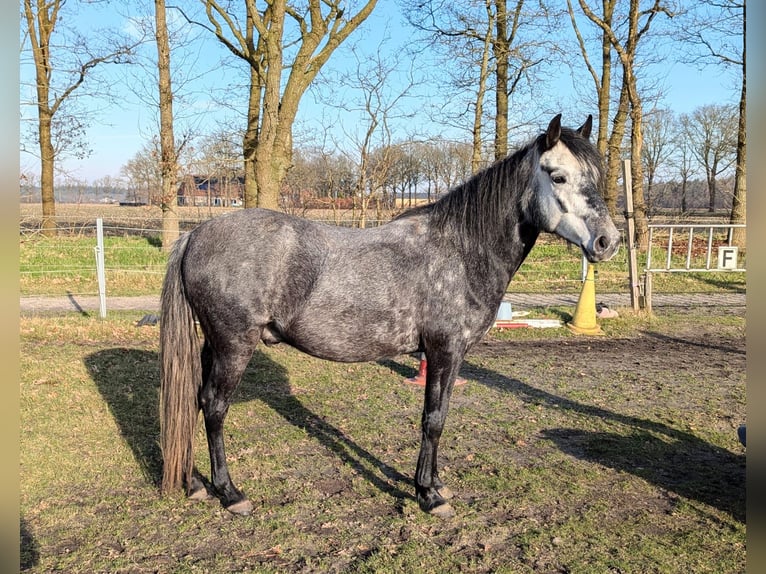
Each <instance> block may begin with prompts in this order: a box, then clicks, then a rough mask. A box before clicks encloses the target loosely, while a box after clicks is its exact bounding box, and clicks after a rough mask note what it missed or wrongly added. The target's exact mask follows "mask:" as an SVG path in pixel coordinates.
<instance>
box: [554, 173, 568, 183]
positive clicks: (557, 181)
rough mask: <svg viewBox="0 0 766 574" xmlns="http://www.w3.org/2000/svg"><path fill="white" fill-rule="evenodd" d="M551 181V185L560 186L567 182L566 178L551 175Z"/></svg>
mask: <svg viewBox="0 0 766 574" xmlns="http://www.w3.org/2000/svg"><path fill="white" fill-rule="evenodd" d="M551 181H553V183H555V184H556V185H561V184H564V183H566V182H567V178H566V176H563V175H552V176H551Z"/></svg>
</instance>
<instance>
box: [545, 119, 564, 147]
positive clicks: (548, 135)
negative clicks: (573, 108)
mask: <svg viewBox="0 0 766 574" xmlns="http://www.w3.org/2000/svg"><path fill="white" fill-rule="evenodd" d="M560 137H561V114H558V115H557V116H556V117H555V118H553V119H552V120H551V123H549V124H548V129H547V130H546V131H545V149H551V148H552V147H553V146H555V145H556V144H557V143H558V142H559V138H560Z"/></svg>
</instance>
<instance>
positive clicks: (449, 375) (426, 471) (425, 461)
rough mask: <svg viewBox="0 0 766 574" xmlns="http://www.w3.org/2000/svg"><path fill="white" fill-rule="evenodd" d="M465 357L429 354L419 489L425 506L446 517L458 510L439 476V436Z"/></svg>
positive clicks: (442, 353)
mask: <svg viewBox="0 0 766 574" xmlns="http://www.w3.org/2000/svg"><path fill="white" fill-rule="evenodd" d="M462 361H463V355H462V354H460V353H456V354H451V353H445V352H432V353H430V354H429V356H428V371H427V373H426V390H425V404H424V406H423V419H422V422H421V429H422V439H421V444H420V455H419V456H418V464H417V468H416V470H415V492H416V494H417V499H418V504H419V505H420V508H421V509H422V510H424V511H425V512H428V513H430V514H433V515H436V516H439V517H442V518H448V517H450V516H453V515H454V510H453V509H452V506H450V504H449V503H448V502H447V500H448V499H449V498H452V492H451V491H450V490H449V488H447V487H446V486H445V485H444V483H442V481H441V479H440V478H439V470H438V460H437V458H438V449H439V439H440V438H441V434H442V431H443V430H444V423H445V421H446V419H447V412H448V410H449V400H450V396H451V395H452V387H453V384H454V382H455V377H456V376H457V373H458V370H459V368H460V364H461V363H462Z"/></svg>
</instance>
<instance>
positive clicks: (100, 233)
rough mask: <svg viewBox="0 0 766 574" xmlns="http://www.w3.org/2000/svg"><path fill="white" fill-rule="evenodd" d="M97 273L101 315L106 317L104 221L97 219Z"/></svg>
mask: <svg viewBox="0 0 766 574" xmlns="http://www.w3.org/2000/svg"><path fill="white" fill-rule="evenodd" d="M96 275H97V277H98V302H99V316H100V317H101V318H102V319H106V272H105V270H104V221H103V220H102V219H101V218H100V217H99V218H97V219H96Z"/></svg>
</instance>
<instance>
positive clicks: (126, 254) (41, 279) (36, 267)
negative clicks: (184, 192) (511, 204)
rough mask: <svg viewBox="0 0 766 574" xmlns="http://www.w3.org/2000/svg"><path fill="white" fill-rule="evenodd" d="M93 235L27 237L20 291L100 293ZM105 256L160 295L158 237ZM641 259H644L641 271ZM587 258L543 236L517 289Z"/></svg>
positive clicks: (115, 246) (741, 284)
mask: <svg viewBox="0 0 766 574" xmlns="http://www.w3.org/2000/svg"><path fill="white" fill-rule="evenodd" d="M95 246H96V241H95V238H93V237H82V236H79V237H77V236H62V237H58V238H55V239H48V238H44V237H42V236H35V237H26V238H22V240H21V243H20V261H19V270H20V290H21V294H22V295H54V296H56V295H58V296H60V295H67V294H69V293H72V294H91V295H94V294H97V293H98V282H97V276H96V263H95V251H94V249H95ZM104 259H105V266H106V289H107V294H108V295H112V296H130V295H147V294H158V293H159V292H160V289H161V287H162V278H163V276H164V270H165V264H166V261H167V255H166V254H165V253H163V252H162V250H161V249H160V248H159V247H158V239H157V238H156V237H131V236H126V237H105V239H104ZM641 265H642V262H641V261H639V268H640V269H641V268H642V267H641ZM627 267H628V263H627V259H626V250H625V249H622V250H620V252H619V253H618V255H617V257H615V259H613V260H612V261H609V262H606V263H601V264H599V265H598V266H597V277H596V281H597V285H598V290H599V291H600V292H602V293H612V292H625V291H626V290H627V287H626V286H627V284H628V271H627ZM581 274H582V258H581V256H580V254H579V252H578V251H577V250H576V249H574V248H572V247H571V246H567V245H565V244H564V243H563V242H562V241H560V240H557V239H554V238H552V237H549V236H544V237H542V238H541V240H540V241H539V242H538V244H537V245H536V246H535V248H534V249H533V250H532V252H531V253H530V255H529V257H528V258H527V260H526V261H525V262H524V264H523V265H522V266H521V268H520V269H519V271H518V272H517V274H516V276H515V277H514V279H513V282H512V284H511V288H512V289H513V291H515V292H516V293H544V292H548V293H577V292H579V290H580V288H581V282H580V278H581ZM654 277H655V279H654V291H655V292H657V293H695V292H725V291H744V290H745V274H744V273H726V272H711V273H672V274H671V273H664V274H662V273H657V274H655V275H654Z"/></svg>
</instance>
